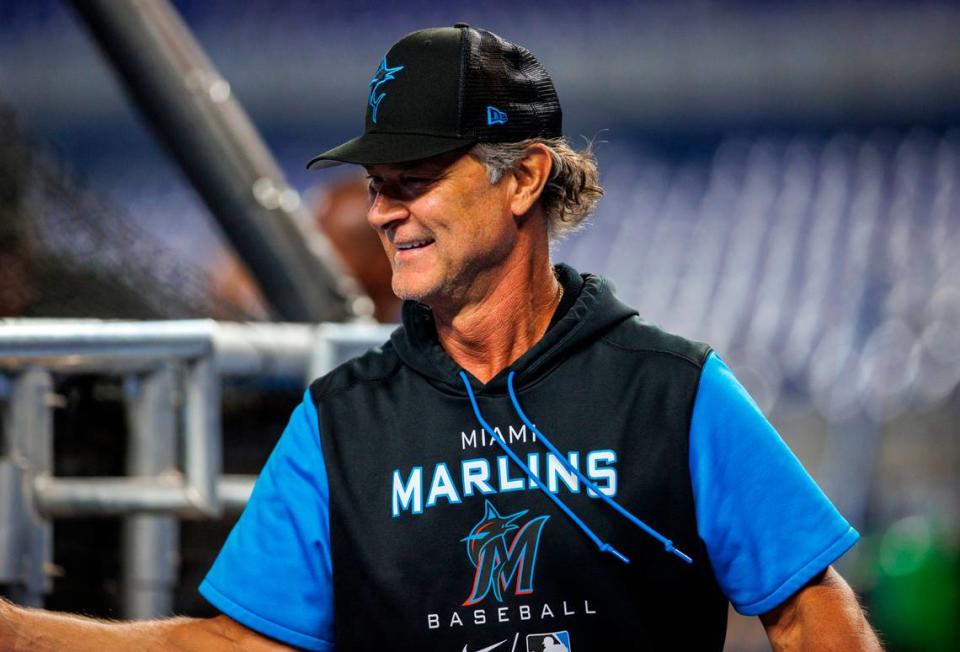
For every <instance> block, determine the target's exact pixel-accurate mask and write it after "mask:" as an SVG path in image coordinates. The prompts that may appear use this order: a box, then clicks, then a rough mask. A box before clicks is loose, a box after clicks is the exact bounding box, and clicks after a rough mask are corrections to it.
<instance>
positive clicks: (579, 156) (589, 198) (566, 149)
mask: <svg viewBox="0 0 960 652" xmlns="http://www.w3.org/2000/svg"><path fill="white" fill-rule="evenodd" d="M535 143H542V144H543V145H546V146H547V149H549V150H550V158H551V160H552V162H553V166H552V169H551V170H550V178H549V179H548V180H547V185H546V186H544V188H543V193H542V194H541V195H540V202H541V205H542V206H543V213H544V216H545V217H546V220H547V233H548V234H549V236H550V240H551V242H556V241H557V240H560V239H561V238H563V237H564V236H565V235H567V234H568V233H572V232H574V231H576V230H577V229H579V228H580V227H581V225H582V224H583V223H584V222H585V221H586V219H587V218H588V217H589V216H590V214H591V213H592V212H593V209H594V208H595V207H596V205H597V202H598V201H600V197H601V196H602V195H603V187H602V186H601V185H600V173H599V171H598V170H597V160H596V158H594V155H593V143H588V144H587V146H586V147H585V148H584V149H583V151H581V152H577V151H575V150H574V149H573V148H572V147H570V145H569V144H568V143H567V141H566V139H564V138H531V139H528V140H522V141H520V142H518V143H478V144H477V145H474V146H473V148H472V149H471V150H470V154H471V156H473V157H474V158H476V159H477V160H478V161H480V162H481V163H483V165H484V167H486V168H487V177H488V178H489V179H490V183H497V182H498V181H500V179H502V178H503V174H504V173H505V172H506V171H507V170H510V169H512V168H515V167H516V166H517V164H518V163H519V162H520V160H521V159H522V158H523V157H524V156H525V155H526V152H527V148H528V147H530V145H533V144H535Z"/></svg>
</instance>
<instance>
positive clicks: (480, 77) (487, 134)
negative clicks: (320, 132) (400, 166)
mask: <svg viewBox="0 0 960 652" xmlns="http://www.w3.org/2000/svg"><path fill="white" fill-rule="evenodd" d="M562 123H563V120H562V114H561V112H560V101H559V100H558V99H557V92H556V90H555V89H554V87H553V81H552V80H551V79H550V75H548V74H547V71H546V70H544V69H543V66H541V65H540V62H539V61H537V59H536V58H535V57H534V56H533V54H531V53H530V51H529V50H527V49H526V48H523V47H521V46H519V45H515V44H513V43H510V42H509V41H507V40H505V39H503V38H501V37H499V36H497V35H496V34H493V33H491V32H488V31H486V30H483V29H477V28H475V27H470V26H469V25H467V24H466V23H457V24H456V25H454V26H453V27H439V28H433V29H424V30H420V31H417V32H413V33H412V34H408V35H407V36H404V37H403V38H402V39H400V40H399V41H397V42H396V43H395V44H394V45H393V47H391V48H390V51H389V52H387V54H386V55H385V56H384V57H383V58H382V59H381V60H380V65H379V66H378V67H377V71H376V73H375V74H374V76H373V79H371V80H370V85H369V94H368V97H367V117H366V124H365V126H364V130H363V134H362V135H361V136H358V137H357V138H354V139H352V140H349V141H347V142H345V143H344V144H342V145H340V146H339V147H334V148H333V149H331V150H329V151H326V152H324V153H323V154H320V155H319V156H315V157H314V158H313V159H311V161H310V162H309V163H307V168H308V169H317V168H326V167H331V166H334V165H339V164H341V163H356V164H359V165H376V164H381V163H406V162H409V161H416V160H419V159H423V158H428V157H430V156H436V155H438V154H443V153H446V152H450V151H453V150H456V149H460V148H462V147H466V146H468V145H472V144H474V143H510V142H517V141H521V140H525V139H527V138H536V137H542V138H556V137H560V136H561V135H562V134H563V124H562Z"/></svg>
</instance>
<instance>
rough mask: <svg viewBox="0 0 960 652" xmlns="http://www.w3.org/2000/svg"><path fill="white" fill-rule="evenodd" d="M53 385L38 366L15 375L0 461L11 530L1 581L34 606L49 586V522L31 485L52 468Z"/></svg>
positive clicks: (4, 541)
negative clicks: (2, 460) (4, 449)
mask: <svg viewBox="0 0 960 652" xmlns="http://www.w3.org/2000/svg"><path fill="white" fill-rule="evenodd" d="M52 390H53V383H52V381H51V379H50V374H49V373H48V372H47V371H46V370H44V369H41V368H38V367H31V368H28V369H26V370H24V371H23V372H22V373H20V374H18V375H17V376H16V377H15V378H14V380H13V383H12V391H11V392H10V408H9V411H8V413H7V420H6V423H5V424H4V425H5V432H6V434H7V438H8V440H9V441H8V447H9V450H8V457H7V460H6V461H5V463H4V464H2V465H0V486H2V487H3V489H4V491H3V494H2V495H3V496H5V498H4V499H3V502H2V505H0V512H4V511H6V512H7V515H6V518H10V520H9V521H4V527H9V528H10V529H9V531H7V532H6V533H5V534H4V536H3V537H0V547H6V550H5V551H4V552H3V554H0V570H2V577H0V581H4V582H10V583H11V584H12V590H11V592H10V597H11V599H13V600H14V601H15V602H18V603H20V604H23V605H27V606H35V607H40V606H43V594H44V593H47V592H49V590H50V588H51V587H50V580H49V578H48V577H47V572H46V571H47V568H48V567H49V566H50V564H52V561H53V547H52V539H51V525H50V523H48V522H47V521H45V520H44V519H43V518H42V517H41V515H40V514H39V513H38V511H37V506H36V504H35V499H34V492H33V487H32V485H33V481H34V479H35V478H41V479H42V478H45V477H47V476H49V475H50V474H51V472H52V470H53V459H52V444H53V420H52V418H51V414H50V398H51V396H52ZM8 492H9V493H8Z"/></svg>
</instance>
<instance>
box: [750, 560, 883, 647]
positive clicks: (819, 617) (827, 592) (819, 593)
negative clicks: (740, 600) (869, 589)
mask: <svg viewBox="0 0 960 652" xmlns="http://www.w3.org/2000/svg"><path fill="white" fill-rule="evenodd" d="M761 620H762V621H763V624H764V626H765V627H766V629H767V635H768V636H769V638H770V643H771V645H772V646H773V649H774V650H775V651H777V652H779V651H780V650H838V651H840V650H843V651H852V650H858V651H859V650H868V651H870V652H873V651H874V650H882V649H883V648H882V647H881V645H880V641H879V639H878V638H877V635H876V634H875V633H874V631H873V628H871V627H870V623H868V622H867V619H866V616H864V613H863V609H862V608H861V607H860V604H859V602H858V601H857V597H856V594H855V593H854V592H853V589H851V588H850V586H849V585H848V584H847V583H846V582H845V581H844V579H843V578H842V577H840V575H839V573H837V572H836V571H835V570H833V568H828V569H827V570H826V571H825V572H824V573H823V574H822V575H820V576H819V577H818V578H816V579H815V580H814V581H813V582H811V583H810V584H808V585H807V586H805V587H804V588H803V589H801V590H800V591H798V592H797V593H796V594H794V596H793V597H791V598H790V599H788V600H787V602H785V603H784V604H783V605H781V606H780V607H779V608H777V609H775V610H774V611H773V612H770V613H768V614H764V616H762V617H761Z"/></svg>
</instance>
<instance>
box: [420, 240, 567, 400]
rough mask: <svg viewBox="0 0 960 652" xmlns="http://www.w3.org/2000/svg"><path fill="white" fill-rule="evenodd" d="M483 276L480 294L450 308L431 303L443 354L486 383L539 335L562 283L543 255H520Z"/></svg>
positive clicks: (536, 340)
mask: <svg viewBox="0 0 960 652" xmlns="http://www.w3.org/2000/svg"><path fill="white" fill-rule="evenodd" d="M484 280H485V284H486V285H487V287H486V288H484V289H485V291H484V292H483V296H482V297H481V298H478V299H476V300H472V301H468V302H466V303H464V304H463V305H462V306H459V307H457V308H456V309H455V310H450V311H445V310H443V309H442V307H439V306H433V316H434V321H435V323H436V328H437V337H438V338H439V340H440V344H441V345H442V346H443V348H444V350H446V352H447V354H448V355H450V357H451V358H453V360H454V362H456V363H457V364H458V365H459V366H460V367H462V368H463V369H466V370H467V371H469V372H470V373H471V374H473V376H474V377H475V378H477V379H478V380H480V381H481V382H483V383H486V382H488V381H489V380H490V379H491V378H493V377H494V376H496V375H497V373H499V372H500V370H501V369H504V368H505V367H507V366H509V365H510V364H511V363H512V362H513V361H514V360H516V359H517V358H519V357H520V356H522V355H523V354H524V353H526V352H527V351H528V350H529V349H530V348H531V347H532V346H533V345H534V344H536V343H537V342H538V341H539V340H540V338H542V337H543V334H544V333H546V331H547V327H548V326H549V325H550V319H551V317H552V316H553V311H554V310H556V308H557V306H558V305H559V302H560V295H561V294H562V288H561V285H560V283H559V281H558V280H557V278H556V276H555V275H554V273H553V268H552V267H551V265H550V259H549V257H548V256H543V257H542V258H540V259H538V260H532V259H528V260H523V259H522V258H521V259H519V260H518V261H517V262H516V263H514V264H512V265H509V264H508V265H507V266H505V267H504V268H503V271H502V273H500V274H498V275H497V276H496V277H495V278H491V279H489V280H486V279H484Z"/></svg>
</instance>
